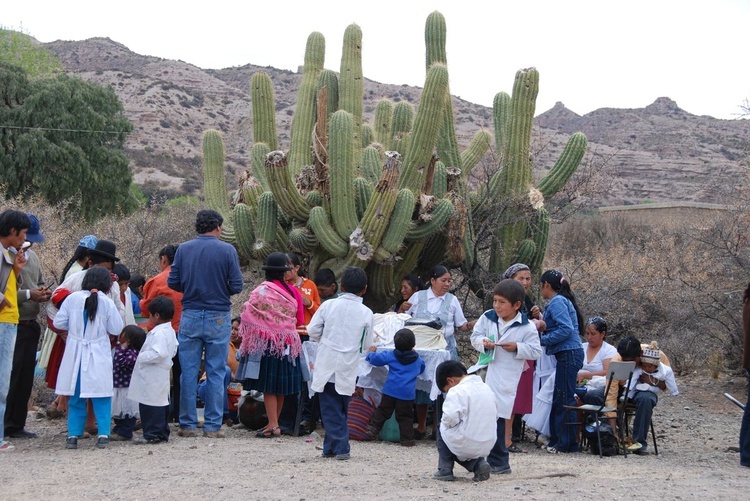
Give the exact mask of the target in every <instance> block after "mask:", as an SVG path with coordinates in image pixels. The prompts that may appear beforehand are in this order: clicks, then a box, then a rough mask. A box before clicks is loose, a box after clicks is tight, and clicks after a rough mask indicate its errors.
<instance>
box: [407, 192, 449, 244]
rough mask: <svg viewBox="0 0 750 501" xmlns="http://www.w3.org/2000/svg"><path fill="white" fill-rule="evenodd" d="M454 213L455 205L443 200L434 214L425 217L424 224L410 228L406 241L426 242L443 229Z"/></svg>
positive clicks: (436, 206) (436, 207)
mask: <svg viewBox="0 0 750 501" xmlns="http://www.w3.org/2000/svg"><path fill="white" fill-rule="evenodd" d="M452 212H453V204H452V203H451V201H450V200H448V199H447V198H443V199H441V200H440V201H439V202H438V203H437V205H435V208H434V209H433V210H432V212H431V213H430V214H428V215H426V216H423V217H424V222H423V223H422V224H418V225H415V226H413V227H411V228H409V231H407V232H406V237H405V239H404V240H406V241H407V242H414V241H416V240H424V239H426V238H428V237H429V236H431V235H432V234H433V233H435V232H437V231H439V230H441V229H443V227H444V226H445V225H446V223H447V222H448V219H449V218H450V217H451V213H452Z"/></svg>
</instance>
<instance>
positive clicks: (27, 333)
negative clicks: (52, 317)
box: [5, 320, 42, 436]
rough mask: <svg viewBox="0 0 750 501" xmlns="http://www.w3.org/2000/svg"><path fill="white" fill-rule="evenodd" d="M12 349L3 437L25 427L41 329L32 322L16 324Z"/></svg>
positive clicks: (37, 323)
mask: <svg viewBox="0 0 750 501" xmlns="http://www.w3.org/2000/svg"><path fill="white" fill-rule="evenodd" d="M17 332H18V334H17V335H16V347H15V351H14V352H13V368H12V369H11V374H10V386H9V389H8V403H7V405H6V408H5V435H6V436H8V435H10V434H12V433H17V432H19V431H21V430H23V429H24V427H25V426H26V416H27V414H28V411H29V397H30V396H31V389H32V388H33V386H34V368H35V367H36V350H37V347H38V346H39V337H40V336H41V334H42V328H41V326H40V325H39V322H37V321H36V320H34V321H31V322H29V323H26V322H24V321H21V322H19V324H18V331H17Z"/></svg>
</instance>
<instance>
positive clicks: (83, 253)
mask: <svg viewBox="0 0 750 501" xmlns="http://www.w3.org/2000/svg"><path fill="white" fill-rule="evenodd" d="M88 255H89V250H88V249H87V248H86V247H83V246H82V245H79V246H78V247H76V251H75V252H74V253H73V257H71V258H70V261H68V263H67V264H66V265H65V267H64V268H63V271H62V275H60V283H63V282H64V281H65V275H67V274H68V271H69V270H70V267H71V266H73V263H75V262H77V261H80V260H81V259H84V258H86V257H88Z"/></svg>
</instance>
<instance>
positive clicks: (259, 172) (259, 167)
mask: <svg viewBox="0 0 750 501" xmlns="http://www.w3.org/2000/svg"><path fill="white" fill-rule="evenodd" d="M269 153H271V150H270V149H269V148H268V145H267V144H266V143H255V144H254V145H253V147H252V148H251V149H250V170H251V171H252V172H253V176H254V177H255V179H257V180H258V182H259V183H260V185H261V186H262V187H263V190H264V191H271V185H270V184H269V182H268V173H267V172H266V157H267V156H268V154H269Z"/></svg>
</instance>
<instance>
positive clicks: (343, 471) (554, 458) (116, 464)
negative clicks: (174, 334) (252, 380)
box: [0, 375, 750, 500]
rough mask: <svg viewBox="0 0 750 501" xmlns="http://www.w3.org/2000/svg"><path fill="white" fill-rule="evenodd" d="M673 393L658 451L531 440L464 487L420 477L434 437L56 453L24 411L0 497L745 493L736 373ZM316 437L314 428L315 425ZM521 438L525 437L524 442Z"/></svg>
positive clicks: (42, 424) (662, 414)
mask: <svg viewBox="0 0 750 501" xmlns="http://www.w3.org/2000/svg"><path fill="white" fill-rule="evenodd" d="M678 384H679V386H680V390H681V394H680V395H679V396H677V397H667V396H662V397H661V398H660V400H659V405H658V407H657V409H656V414H655V425H656V430H657V436H658V443H659V451H660V454H659V456H654V455H650V456H635V455H630V456H628V457H627V458H624V457H623V456H616V457H609V458H603V459H599V457H598V456H595V455H592V454H590V453H577V454H559V455H551V454H548V453H546V452H544V450H542V449H538V448H536V447H535V446H534V445H533V444H531V443H524V444H523V446H524V447H525V448H526V449H528V450H529V452H528V454H512V455H511V467H512V469H513V473H512V474H511V475H501V476H494V475H493V476H492V478H491V479H490V480H488V481H486V482H479V483H475V482H472V480H471V474H470V473H468V472H464V471H463V470H462V469H461V468H460V467H459V466H457V467H456V470H455V472H456V474H457V477H458V478H457V480H456V481H455V482H439V481H435V480H433V479H432V478H431V475H432V473H433V472H434V471H435V469H436V462H437V452H436V450H435V446H434V442H430V441H420V442H418V445H417V447H412V448H406V447H400V446H399V445H398V444H391V443H361V442H352V458H351V459H350V460H349V461H337V460H334V459H324V458H321V457H320V451H319V450H316V448H315V446H316V445H319V444H320V443H321V439H320V438H312V439H311V438H310V437H297V438H294V437H281V438H277V439H259V438H255V436H254V433H251V432H249V431H248V430H246V429H244V428H243V427H241V425H240V426H239V427H235V428H232V429H230V430H228V433H227V438H226V439H213V440H212V439H207V438H202V437H201V438H181V437H178V436H177V435H176V433H174V434H173V438H172V440H170V442H169V443H168V444H160V445H153V446H145V445H144V446H137V445H133V444H130V443H112V444H110V447H109V448H108V449H106V450H98V449H96V448H95V447H94V441H93V440H81V441H80V442H79V449H78V450H74V451H69V450H65V449H64V442H65V428H66V426H65V422H64V421H60V420H57V421H48V420H46V419H38V420H34V419H30V420H29V423H28V426H27V428H28V429H29V430H31V431H34V432H37V433H39V437H38V438H35V439H26V440H21V439H17V440H15V441H13V444H14V445H15V446H16V448H15V450H12V451H7V452H3V453H0V485H2V491H1V492H2V494H1V495H0V497H2V498H3V499H32V498H33V499H76V498H77V499H86V500H95V499H112V500H118V499H155V498H161V499H177V498H180V499H207V498H218V499H222V498H240V497H241V498H245V499H299V500H303V499H304V500H314V499H363V498H373V497H377V498H379V499H424V498H435V499H461V498H464V497H468V496H470V497H471V498H472V499H481V498H490V497H491V498H494V499H497V498H503V497H505V496H512V495H523V496H524V497H525V498H526V499H551V498H561V497H562V498H569V497H570V498H573V499H576V498H584V497H585V498H592V497H600V496H604V497H607V498H610V499H611V498H615V499H617V498H623V497H626V496H627V497H631V496H632V497H637V498H639V499H748V497H749V496H750V495H749V494H748V492H750V469H748V468H743V467H741V466H740V465H739V455H738V454H737V453H736V452H732V451H731V450H730V449H729V448H730V447H736V446H737V437H738V435H739V427H740V419H741V415H742V414H741V411H740V409H739V408H738V407H736V406H735V405H734V404H732V403H730V402H729V401H728V400H726V399H725V398H724V397H723V396H722V394H723V393H724V392H725V391H727V392H729V393H731V394H733V395H734V396H735V397H737V398H739V399H740V400H741V401H744V396H745V395H747V387H746V385H745V383H744V381H743V380H742V379H737V378H727V377H723V378H720V379H719V380H712V379H708V378H705V377H701V376H697V375H693V376H690V377H689V378H686V377H683V378H678ZM320 433H322V431H320ZM531 438H533V437H532V436H531V435H530V436H529V439H531Z"/></svg>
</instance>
